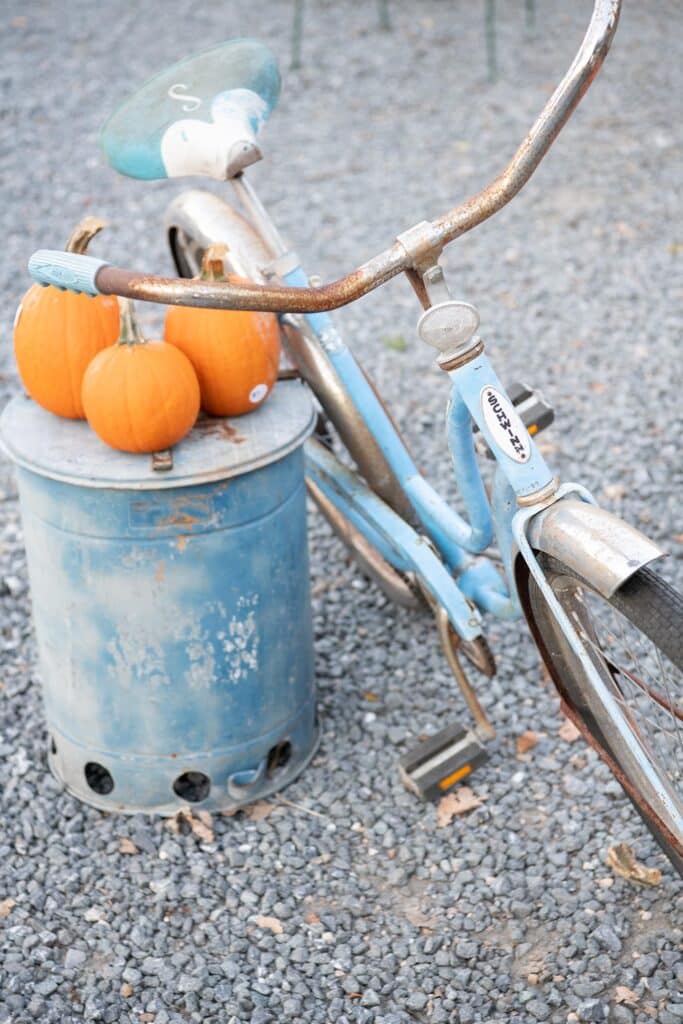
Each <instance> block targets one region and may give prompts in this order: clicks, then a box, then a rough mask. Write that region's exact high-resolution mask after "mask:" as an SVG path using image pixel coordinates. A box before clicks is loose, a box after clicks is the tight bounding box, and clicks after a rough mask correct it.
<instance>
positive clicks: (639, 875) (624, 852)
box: [606, 843, 662, 885]
mask: <svg viewBox="0 0 683 1024" xmlns="http://www.w3.org/2000/svg"><path fill="white" fill-rule="evenodd" d="M606 861H607V864H608V865H609V867H611V869H612V871H614V873H615V874H617V875H620V876H621V878H625V879H626V880H627V881H628V882H633V883H634V885H659V884H660V882H661V881H662V872H661V871H660V870H659V868H647V867H645V865H644V864H641V863H639V861H637V860H636V858H635V854H634V852H633V850H632V849H631V847H630V846H629V845H628V843H617V844H616V846H611V847H610V848H609V850H608V851H607V857H606Z"/></svg>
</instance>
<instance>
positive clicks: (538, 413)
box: [474, 381, 555, 459]
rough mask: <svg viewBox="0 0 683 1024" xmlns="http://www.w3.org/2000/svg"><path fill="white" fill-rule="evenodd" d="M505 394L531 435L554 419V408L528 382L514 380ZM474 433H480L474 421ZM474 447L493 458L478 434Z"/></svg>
mask: <svg viewBox="0 0 683 1024" xmlns="http://www.w3.org/2000/svg"><path fill="white" fill-rule="evenodd" d="M507 394H508V397H509V398H510V400H511V402H512V404H513V405H514V407H515V409H516V411H517V413H518V414H519V416H520V417H521V419H522V422H523V423H524V426H525V427H526V429H527V430H528V431H529V433H530V434H531V436H532V437H535V436H536V434H540V433H541V431H542V430H545V429H546V427H549V426H550V424H551V423H552V422H553V420H554V419H555V410H554V409H553V407H552V405H550V404H549V403H548V402H547V401H546V400H545V398H544V397H543V395H542V394H541V392H540V391H537V390H534V388H530V387H529V386H528V384H524V383H522V382H521V381H514V383H513V384H511V385H510V387H509V388H508V389H507ZM474 433H475V435H476V434H479V433H480V431H479V427H478V426H477V425H476V423H475V425H474ZM476 447H477V451H478V452H479V453H480V454H483V455H486V457H487V458H489V459H493V458H495V456H494V455H493V452H492V451H491V449H490V448H489V446H488V445H487V444H486V442H485V441H484V439H483V437H481V436H480V437H478V438H477V439H476Z"/></svg>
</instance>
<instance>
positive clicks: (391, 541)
mask: <svg viewBox="0 0 683 1024" xmlns="http://www.w3.org/2000/svg"><path fill="white" fill-rule="evenodd" d="M285 282H286V283H287V284H289V285H292V286H295V287H306V286H307V285H308V279H307V277H306V275H305V273H304V271H303V270H302V269H301V267H297V268H296V269H294V270H292V271H290V272H289V273H288V274H287V275H286V276H285ZM306 319H307V321H308V324H309V326H310V328H311V329H312V331H313V332H314V334H315V336H316V338H317V339H318V341H319V343H320V345H321V346H322V347H323V349H324V350H325V352H326V354H327V356H328V357H329V359H330V361H331V362H332V364H333V366H334V369H335V370H336V372H337V374H338V376H339V378H340V379H341V381H342V383H343V385H344V387H345V388H346V390H347V392H348V394H349V396H350V397H351V399H352V401H353V403H354V405H355V407H356V409H357V410H358V412H359V413H360V415H361V417H362V418H363V420H364V422H365V424H366V425H367V427H368V429H369V430H370V432H371V433H372V435H373V437H374V438H375V439H376V441H377V442H378V444H379V447H380V449H381V451H382V453H383V454H384V456H385V458H386V460H387V462H388V463H389V465H390V467H391V469H392V470H393V472H394V474H395V476H396V478H397V480H398V482H399V484H400V486H401V488H402V490H403V492H404V493H405V495H406V496H407V498H408V500H409V501H410V504H411V506H412V508H413V509H414V511H415V513H416V515H417V517H418V519H419V521H420V523H421V524H422V526H423V527H424V530H425V532H426V534H427V537H428V538H429V541H431V544H433V545H434V547H435V548H436V549H437V551H438V553H439V555H440V556H441V557H440V558H439V557H437V555H435V554H434V552H433V550H432V549H431V547H430V545H429V544H427V543H426V542H425V538H424V537H422V536H420V535H419V534H418V533H417V532H416V531H415V530H414V529H413V528H412V527H411V526H409V525H408V524H407V523H406V522H405V521H404V520H403V519H401V517H400V516H398V515H397V514H396V513H395V512H394V511H393V510H392V509H391V508H389V506H388V505H387V504H386V503H385V502H383V501H382V500H381V499H380V498H378V497H377V495H376V494H374V492H373V491H371V490H370V488H369V487H367V486H366V485H365V484H364V483H363V482H362V481H361V480H360V478H359V477H358V476H357V475H356V474H353V473H351V472H350V471H348V470H346V469H345V467H343V466H342V465H341V464H340V463H339V462H338V460H336V459H335V458H334V456H332V455H331V454H330V453H329V452H327V451H326V450H325V449H324V448H323V446H322V445H320V444H316V443H315V442H313V443H310V444H309V445H308V446H307V475H308V476H309V477H310V479H311V480H313V482H314V483H315V484H316V485H317V486H318V487H319V488H320V490H321V491H322V492H323V494H324V495H325V496H326V497H327V498H328V499H329V500H330V501H331V502H332V503H333V504H334V505H335V506H336V507H337V508H338V509H339V510H340V512H342V514H343V515H344V516H345V517H346V518H347V519H348V520H349V521H350V522H351V523H352V524H353V525H354V526H355V527H356V528H357V529H358V530H359V531H360V532H361V533H362V534H363V536H364V537H365V538H366V539H367V540H368V541H369V542H370V543H371V544H372V545H373V547H375V548H376V549H377V550H378V551H379V552H380V554H382V556H383V557H384V558H385V559H386V560H387V561H388V562H389V563H390V564H391V565H392V566H393V567H394V568H395V569H397V570H398V571H399V572H403V573H410V572H413V573H415V574H416V575H417V576H418V578H419V580H420V581H421V583H422V586H423V588H424V589H425V590H426V591H427V592H428V594H429V596H430V597H431V599H432V600H433V601H435V602H437V603H438V604H439V605H441V606H442V607H443V608H444V609H445V610H446V612H447V614H448V617H449V619H450V621H451V624H452V626H453V628H454V629H455V630H456V632H457V633H458V634H459V635H460V636H461V637H462V638H463V639H472V638H473V637H475V636H478V635H480V633H481V618H480V615H479V611H482V612H488V613H491V614H493V615H496V616H498V617H500V618H512V617H517V616H519V615H520V614H521V610H520V607H519V602H518V600H517V595H516V590H515V585H514V578H513V569H512V563H513V531H512V520H513V518H514V515H515V514H516V512H517V510H518V505H517V499H518V498H520V499H522V500H523V499H524V498H525V497H526V496H527V495H529V494H532V493H536V492H538V491H540V490H541V489H542V488H544V487H547V486H548V485H550V484H551V482H552V480H553V475H552V473H551V471H550V470H549V468H548V466H547V465H546V463H545V460H544V459H543V456H542V455H541V454H540V452H539V451H538V448H537V446H536V445H535V443H534V441H533V439H532V438H531V436H530V435H529V433H528V431H526V428H525V427H524V426H523V424H521V421H520V423H519V424H517V429H518V431H520V430H521V431H523V435H522V438H521V442H520V443H522V444H523V445H524V448H525V451H527V452H528V457H527V458H526V460H525V461H524V462H523V463H520V462H518V461H515V459H513V458H511V457H510V456H509V454H508V452H507V451H506V450H505V449H504V448H503V447H502V446H501V444H500V443H499V442H498V441H497V440H496V437H495V435H494V433H493V432H492V430H491V428H490V427H489V425H488V423H487V422H486V417H485V415H484V414H483V412H482V408H481V401H480V396H481V395H482V392H483V391H484V390H485V389H487V388H492V389H494V390H495V391H496V392H497V393H499V394H501V395H502V396H503V397H504V398H505V399H506V401H507V402H508V403H509V399H508V398H507V396H506V393H505V389H504V388H503V385H502V384H501V382H500V380H499V379H498V377H497V375H496V374H495V372H494V370H493V368H492V366H491V364H490V362H489V360H488V358H487V357H486V356H485V355H484V354H483V352H482V353H481V354H480V355H479V356H477V357H476V358H475V359H473V360H472V361H471V362H469V363H465V365H463V366H461V367H459V368H457V369H455V370H452V371H450V372H449V376H450V378H451V383H452V392H451V399H450V402H449V405H448V414H447V435H448V443H449V447H450V450H451V454H452V459H453V468H454V472H455V477H456V482H457V485H458V488H459V490H460V493H461V495H462V497H463V500H464V504H465V509H466V515H467V518H466V519H465V518H463V517H462V516H460V515H458V513H457V512H455V511H454V510H453V509H452V508H451V507H450V506H449V505H447V504H446V502H445V501H444V500H443V499H442V498H441V497H440V495H439V494H438V493H437V492H436V491H435V490H434V489H433V487H431V485H430V484H429V483H428V482H427V481H426V480H425V479H424V477H423V476H422V474H421V473H420V472H419V470H418V469H417V467H416V466H415V463H414V462H413V460H412V458H411V456H410V454H409V452H408V451H407V449H406V447H405V445H404V444H403V441H402V440H401V438H400V437H399V435H398V434H397V432H396V430H395V428H394V426H393V424H392V422H391V420H390V418H389V416H388V415H387V413H386V411H385V409H384V408H383V406H382V404H381V403H380V402H379V400H378V398H377V396H376V394H375V392H374V391H373V389H372V387H371V385H370V384H369V383H368V380H367V378H366V377H365V375H364V374H363V372H362V371H361V369H360V367H359V365H358V363H357V362H356V360H355V358H354V356H353V354H352V353H351V351H350V350H349V348H348V347H347V346H346V345H345V343H344V342H343V340H342V338H341V337H340V335H339V332H338V331H337V330H336V328H335V326H334V323H333V321H332V319H331V317H330V316H329V314H327V313H311V314H307V315H306ZM509 404H510V405H511V403H509ZM473 421H474V423H476V424H477V426H478V427H479V429H480V431H481V433H482V435H483V437H484V438H485V440H486V442H487V444H488V445H489V447H490V449H491V451H492V453H493V455H494V457H495V458H496V460H497V463H498V466H497V470H496V474H495V478H494V484H493V490H492V499H491V501H489V498H488V496H487V494H486V490H485V487H484V483H483V480H482V477H481V473H480V470H479V466H478V463H477V458H476V454H475V449H474V441H473V435H472V422H473ZM494 537H495V539H496V541H497V544H498V547H499V550H500V553H501V557H502V561H503V566H504V569H505V577H506V579H505V580H503V579H502V578H501V576H500V574H499V573H498V572H497V571H496V569H495V568H494V567H493V565H492V564H491V562H490V561H489V560H488V559H475V558H473V557H472V556H473V555H478V554H481V553H483V552H484V551H485V550H486V549H487V548H488V547H489V545H490V544H491V542H492V540H493V539H494ZM443 563H445V565H446V566H447V567H448V569H449V570H450V572H447V571H446V570H445V569H444V565H443ZM451 573H453V574H454V575H451ZM454 576H455V578H454ZM456 579H457V582H456Z"/></svg>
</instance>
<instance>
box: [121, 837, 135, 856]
mask: <svg viewBox="0 0 683 1024" xmlns="http://www.w3.org/2000/svg"><path fill="white" fill-rule="evenodd" d="M139 852H140V851H139V850H138V848H137V846H136V845H135V843H134V842H133V840H132V839H127V838H126V837H125V836H124V837H123V838H122V839H121V841H120V842H119V853H139Z"/></svg>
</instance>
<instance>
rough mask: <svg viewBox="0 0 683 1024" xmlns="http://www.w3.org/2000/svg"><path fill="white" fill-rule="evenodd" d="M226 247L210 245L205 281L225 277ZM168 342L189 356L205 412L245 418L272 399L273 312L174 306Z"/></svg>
mask: <svg viewBox="0 0 683 1024" xmlns="http://www.w3.org/2000/svg"><path fill="white" fill-rule="evenodd" d="M227 251H228V250H227V246H225V245H210V246H209V247H208V249H207V250H206V253H205V254H204V260H203V262H202V273H201V280H204V281H225V280H233V281H235V280H240V279H239V278H235V277H232V278H226V276H225V270H224V263H223V260H224V257H225V254H226V252H227ZM164 337H165V338H166V341H168V342H170V343H171V345H176V346H177V347H178V348H179V349H181V350H182V351H183V352H184V353H185V355H186V356H187V357H188V359H189V360H190V362H191V363H192V365H193V366H194V368H195V370H196V373H197V377H198V379H199V387H200V389H201V395H202V408H203V409H205V410H206V412H208V413H210V414H211V415H212V416H241V415H242V414H243V413H246V412H251V411H252V410H253V409H256V408H257V407H258V406H259V405H261V403H262V402H264V401H265V399H266V398H267V397H268V395H269V394H270V392H271V391H272V389H273V385H274V384H275V381H276V380H277V374H278V367H279V363H280V331H279V328H278V323H277V318H276V317H275V316H274V315H273V314H272V313H254V312H251V311H250V310H237V309H198V308H190V307H188V306H171V307H169V309H168V312H167V313H166V327H165V330H164Z"/></svg>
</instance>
